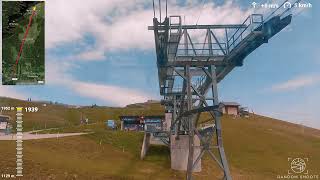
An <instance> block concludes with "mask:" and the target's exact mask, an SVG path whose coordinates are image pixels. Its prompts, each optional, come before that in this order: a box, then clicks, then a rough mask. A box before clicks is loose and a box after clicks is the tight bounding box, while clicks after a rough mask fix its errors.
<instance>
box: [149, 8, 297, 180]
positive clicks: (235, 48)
mask: <svg viewBox="0 0 320 180" xmlns="http://www.w3.org/2000/svg"><path fill="white" fill-rule="evenodd" d="M166 11H167V9H166ZM160 12H161V10H160ZM286 12H287V10H285V11H282V12H280V13H277V14H275V13H273V14H272V17H268V18H266V19H264V18H263V15H261V14H252V15H250V16H249V17H248V18H247V19H246V20H245V21H244V22H243V23H242V24H225V25H182V21H181V17H180V16H169V17H167V16H166V17H165V18H164V20H163V21H162V20H161V13H160V21H159V20H158V18H156V17H154V18H153V26H149V27H148V29H149V30H153V31H154V38H155V47H156V53H157V66H158V76H159V87H160V95H161V96H163V100H162V104H163V105H164V106H165V108H166V111H167V112H169V113H172V124H171V130H170V132H161V134H162V139H163V137H164V136H166V137H167V139H168V140H167V141H170V140H171V141H172V139H170V138H173V137H174V138H179V136H181V135H188V137H189V147H188V148H189V156H188V165H187V175H186V178H187V180H191V179H192V175H193V173H192V172H193V169H194V167H195V165H196V164H197V163H198V162H199V161H200V159H201V158H202V156H203V155H204V153H205V152H207V153H208V154H209V156H210V157H211V158H212V159H213V160H214V161H215V162H216V163H217V165H218V166H219V167H220V168H221V170H222V172H223V174H224V176H223V179H227V180H231V179H232V177H231V174H230V170H229V166H228V162H227V158H226V154H225V150H224V147H223V140H222V128H221V116H222V111H221V109H222V105H221V104H220V103H219V98H218V90H217V89H218V83H219V82H220V81H221V80H223V78H224V77H225V76H226V75H227V74H228V73H229V72H231V71H232V70H233V69H234V68H235V67H237V66H242V65H243V61H244V59H245V58H246V57H247V56H248V55H249V54H250V53H252V52H253V51H254V50H255V49H257V48H258V47H259V46H261V45H262V44H264V43H267V42H268V40H269V39H270V38H272V37H273V36H274V35H275V34H277V33H278V32H280V31H281V30H282V29H283V28H285V27H286V26H287V25H289V24H290V23H291V19H292V15H285V14H286ZM190 31H192V32H196V33H197V36H196V37H195V38H194V37H192V36H191V35H190V33H189V32H190ZM217 32H219V33H217ZM221 32H224V33H221ZM199 37H202V41H201V40H200V39H201V38H199ZM203 39H204V40H203ZM204 112H207V113H209V114H210V116H211V119H210V120H208V121H207V122H205V123H203V122H200V121H199V117H200V115H201V113H204ZM157 134H158V135H159V134H160V133H159V132H158V133H157ZM157 134H156V133H154V136H157ZM163 134H165V135H163ZM172 135H175V136H172ZM195 137H197V138H199V140H200V146H196V145H195V144H194V141H195ZM195 148H198V149H200V151H199V152H200V153H198V154H197V156H196V157H194V151H195ZM214 151H216V153H214ZM216 154H218V156H217V155H216Z"/></svg>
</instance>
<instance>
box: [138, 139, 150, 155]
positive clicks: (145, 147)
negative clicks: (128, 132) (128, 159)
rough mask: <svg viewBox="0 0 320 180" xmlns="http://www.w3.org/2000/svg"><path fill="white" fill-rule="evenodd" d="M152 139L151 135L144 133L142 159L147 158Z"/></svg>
mask: <svg viewBox="0 0 320 180" xmlns="http://www.w3.org/2000/svg"><path fill="white" fill-rule="evenodd" d="M150 138H151V134H150V133H144V138H143V143H142V147H141V154H140V158H141V159H144V157H145V156H146V154H147V152H148V149H149V146H150Z"/></svg>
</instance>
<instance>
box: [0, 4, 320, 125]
mask: <svg viewBox="0 0 320 180" xmlns="http://www.w3.org/2000/svg"><path fill="white" fill-rule="evenodd" d="M150 2H151V1H147V0H134V1H129V2H128V1H125V0H110V1H107V2H106V1H103V0H93V1H90V2H89V1H87V2H82V3H78V1H75V0H69V1H63V0H55V1H47V2H46V85H45V86H31V87H30V86H18V87H7V86H0V96H9V97H16V98H24V99H26V98H28V97H32V98H33V99H37V100H51V101H58V102H62V103H67V104H79V105H87V104H93V103H97V104H99V105H109V106H124V105H126V104H129V103H133V102H143V101H146V100H148V99H160V96H159V87H158V77H157V68H156V55H155V50H154V39H153V33H152V32H149V31H147V26H148V25H151V24H152V16H153V12H152V9H151V3H150ZM205 2H206V3H205V4H204V5H203V4H202V3H201V1H197V0H188V1H181V0H177V1H169V3H170V5H169V14H174V15H176V14H181V15H182V16H183V17H184V16H185V21H186V23H189V24H190V23H191V24H192V23H195V21H196V20H197V18H198V17H199V16H200V18H199V23H198V24H212V23H218V24H221V23H241V22H242V21H243V20H244V19H245V18H246V16H247V15H248V14H250V13H251V12H253V9H252V8H251V6H250V4H251V3H252V2H253V1H228V2H224V1H221V0H220V1H214V2H213V1H205ZM256 2H258V3H262V2H267V1H258V0H257V1H256ZM275 2H279V3H280V2H282V1H275ZM309 2H311V3H312V5H313V7H312V8H310V9H308V10H304V11H302V12H301V13H298V14H297V15H295V16H294V18H293V22H292V24H291V25H290V27H288V28H287V29H285V30H284V31H283V32H281V33H279V34H278V35H276V36H275V37H274V38H272V39H271V40H270V41H269V43H268V44H264V45H262V46H261V47H260V48H258V49H257V50H256V51H255V52H254V53H252V54H250V55H249V56H248V57H247V58H246V59H245V63H244V66H242V67H238V68H236V69H235V70H234V71H233V72H231V73H230V74H229V75H228V76H227V77H226V78H225V79H224V80H223V81H222V82H221V83H220V85H219V90H220V91H219V93H220V100H223V101H237V102H239V103H241V104H242V105H244V106H247V107H249V108H250V109H252V110H253V111H254V112H256V113H260V114H263V115H268V116H272V117H276V118H281V119H284V120H288V121H291V122H295V123H300V124H304V125H308V126H312V127H316V128H320V114H319V113H317V112H319V107H320V106H319V102H320V71H319V69H320V58H319V56H320V46H319V44H318V43H319V42H320V35H319V32H320V23H319V18H320V3H319V1H316V0H313V1H312V0H310V1H309ZM200 9H202V10H201V11H199V10H200Z"/></svg>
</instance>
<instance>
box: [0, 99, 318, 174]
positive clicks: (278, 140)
mask: <svg viewBox="0 0 320 180" xmlns="http://www.w3.org/2000/svg"><path fill="white" fill-rule="evenodd" d="M8 101H10V103H22V102H19V101H17V102H13V100H8ZM2 103H3V102H2V101H1V102H0V106H1V105H2ZM7 103H9V102H7ZM35 105H37V104H35ZM52 107H53V108H50V106H47V107H45V109H43V110H41V111H40V112H39V113H38V114H37V115H33V116H27V115H26V117H25V121H26V123H27V122H29V123H40V124H41V123H42V122H37V121H38V120H41V117H43V118H46V116H48V114H49V115H51V116H53V117H51V118H52V119H53V120H52V122H54V123H55V125H61V126H63V125H64V124H68V123H66V122H65V121H67V120H68V121H69V119H68V118H70V119H72V118H73V119H74V122H75V124H76V122H78V121H76V119H77V118H78V117H76V116H80V114H81V113H80V109H72V110H70V109H67V110H66V108H64V107H62V106H55V105H52ZM81 111H82V112H85V114H86V115H87V116H88V117H90V118H91V119H92V120H93V121H94V120H95V121H96V122H97V123H96V124H94V125H88V126H72V127H70V126H69V127H68V126H67V127H64V128H63V129H60V131H61V132H62V131H75V132H76V131H84V130H90V131H93V132H94V133H93V134H89V135H85V136H79V137H68V138H61V139H50V140H35V141H26V142H25V143H24V158H25V163H24V168H25V169H24V173H25V178H26V179H164V180H167V179H183V177H184V173H183V172H177V171H173V170H170V153H169V150H168V148H166V147H159V146H152V147H151V149H150V150H149V152H148V154H147V157H146V159H145V160H143V161H142V160H140V159H139V151H140V147H141V143H142V138H143V134H142V133H135V132H121V131H109V130H106V129H105V127H104V125H103V123H102V121H103V120H105V119H106V118H114V119H116V116H118V115H119V114H123V113H124V114H131V113H133V114H139V113H142V114H153V113H163V110H162V108H161V107H160V106H159V105H156V104H152V105H150V106H146V107H144V108H136V107H135V108H133V109H131V108H129V107H127V108H106V107H103V108H102V107H101V108H99V107H96V108H81ZM43 113H46V115H44V114H43ZM69 113H71V115H70V114H69ZM72 113H74V114H75V115H74V116H73V115H72ZM32 118H35V119H32ZM202 118H204V117H202ZM71 122H72V121H71ZM222 126H223V138H224V146H225V150H226V154H227V158H228V162H229V164H230V167H231V172H232V176H233V179H235V180H247V179H252V180H256V179H259V180H260V179H262V180H263V179H266V180H269V179H270V180H271V179H277V176H278V175H287V174H288V170H290V161H288V158H295V157H299V158H308V159H309V161H308V162H307V170H308V172H309V174H310V175H319V174H320V168H319V167H320V155H319V152H320V131H319V130H316V129H312V128H308V127H303V126H300V125H296V124H292V123H288V122H284V121H280V120H276V119H271V118H268V117H263V116H258V115H251V117H250V118H235V119H234V118H233V117H229V116H223V119H222ZM0 152H2V153H0V159H1V163H0V169H1V170H2V169H3V173H6V172H7V173H14V172H15V169H14V168H15V142H4V141H0ZM210 161H211V160H209V159H208V156H205V158H204V160H203V171H202V172H201V173H199V174H197V178H196V179H204V180H206V179H208V180H209V179H216V178H215V177H217V176H219V175H220V174H219V170H218V168H217V167H216V166H215V165H214V164H213V163H209V162H210ZM0 173H2V172H0ZM319 178H320V177H319Z"/></svg>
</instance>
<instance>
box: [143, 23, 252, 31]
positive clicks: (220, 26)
mask: <svg viewBox="0 0 320 180" xmlns="http://www.w3.org/2000/svg"><path fill="white" fill-rule="evenodd" d="M166 28H167V27H164V26H160V27H158V29H159V30H165V29H166ZM239 28H247V25H245V24H215V25H182V26H176V25H174V26H170V29H239ZM154 29H155V28H154V26H148V30H154Z"/></svg>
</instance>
